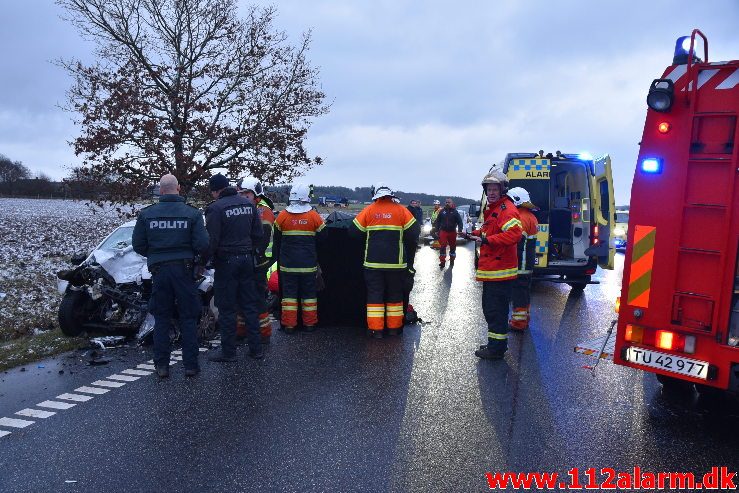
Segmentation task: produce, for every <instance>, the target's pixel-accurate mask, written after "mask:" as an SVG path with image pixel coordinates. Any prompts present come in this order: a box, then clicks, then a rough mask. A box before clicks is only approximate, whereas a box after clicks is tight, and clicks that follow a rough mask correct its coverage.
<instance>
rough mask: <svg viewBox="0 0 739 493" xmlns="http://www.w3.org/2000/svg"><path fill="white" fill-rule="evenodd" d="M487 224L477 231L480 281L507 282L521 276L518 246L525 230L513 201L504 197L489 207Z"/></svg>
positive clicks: (475, 233) (478, 274)
mask: <svg viewBox="0 0 739 493" xmlns="http://www.w3.org/2000/svg"><path fill="white" fill-rule="evenodd" d="M488 209H489V210H488V211H486V213H485V214H484V217H485V222H484V223H482V226H481V227H480V229H478V230H476V231H474V232H473V233H472V234H473V235H475V236H482V238H483V240H482V245H480V259H479V262H478V267H477V275H476V279H477V280H478V281H507V280H509V279H515V278H516V276H517V273H518V254H517V252H516V250H517V246H518V242H519V240H521V235H522V228H521V219H520V216H519V215H518V209H516V206H515V205H513V202H511V199H509V198H508V197H506V196H504V197H503V198H501V199H500V200H498V201H497V202H495V203H493V204H490V205H489V206H488Z"/></svg>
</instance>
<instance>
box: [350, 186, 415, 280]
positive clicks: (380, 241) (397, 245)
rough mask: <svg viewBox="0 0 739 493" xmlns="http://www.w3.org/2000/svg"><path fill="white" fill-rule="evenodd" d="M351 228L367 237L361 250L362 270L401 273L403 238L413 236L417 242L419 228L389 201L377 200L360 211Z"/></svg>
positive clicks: (404, 258)
mask: <svg viewBox="0 0 739 493" xmlns="http://www.w3.org/2000/svg"><path fill="white" fill-rule="evenodd" d="M353 226H354V227H355V228H356V229H357V230H359V231H360V232H361V233H364V234H366V235H367V241H366V242H365V249H364V266H365V267H366V268H368V269H405V268H406V267H407V266H408V263H407V259H406V257H405V248H404V243H405V240H406V239H407V238H406V235H409V234H410V235H411V236H413V234H415V238H418V228H419V226H418V225H417V222H416V218H414V217H413V214H411V212H410V211H409V210H408V209H406V208H405V207H403V206H402V205H400V204H396V203H395V202H393V201H392V199H391V198H390V197H381V198H379V199H377V200H376V201H375V202H374V203H372V204H370V205H368V206H367V207H365V208H364V209H362V212H360V213H359V214H358V215H357V217H355V218H354V223H353ZM409 230H410V231H409ZM414 232H415V233H414ZM361 233H360V234H361ZM415 238H414V239H415Z"/></svg>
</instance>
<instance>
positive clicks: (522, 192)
mask: <svg viewBox="0 0 739 493" xmlns="http://www.w3.org/2000/svg"><path fill="white" fill-rule="evenodd" d="M507 195H508V196H509V197H510V198H511V200H512V201H513V203H514V204H515V206H516V207H525V208H526V209H536V206H535V205H534V204H533V203H532V202H531V196H530V195H529V192H527V191H526V189H525V188H521V187H514V188H511V189H510V190H508V193H507Z"/></svg>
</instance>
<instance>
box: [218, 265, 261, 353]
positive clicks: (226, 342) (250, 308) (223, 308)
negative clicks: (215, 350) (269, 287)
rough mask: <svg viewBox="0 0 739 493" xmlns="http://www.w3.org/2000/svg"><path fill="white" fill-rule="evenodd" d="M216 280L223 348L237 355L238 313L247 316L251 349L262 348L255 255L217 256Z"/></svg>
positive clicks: (248, 338)
mask: <svg viewBox="0 0 739 493" xmlns="http://www.w3.org/2000/svg"><path fill="white" fill-rule="evenodd" d="M214 266H215V268H216V272H215V278H214V279H213V291H214V294H215V303H216V306H217V307H218V326H219V327H220V329H221V351H223V354H224V355H225V356H235V355H236V313H237V312H239V311H240V312H241V313H242V314H243V315H244V322H245V323H246V330H247V340H248V343H249V349H250V350H251V351H252V352H254V351H259V350H260V349H261V347H262V343H261V340H260V338H259V321H258V313H257V303H258V295H257V291H256V288H255V287H254V258H253V257H252V256H251V255H250V254H245V255H232V256H229V257H226V258H216V260H215V262H214Z"/></svg>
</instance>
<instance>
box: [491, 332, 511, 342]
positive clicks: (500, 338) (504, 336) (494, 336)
mask: <svg viewBox="0 0 739 493" xmlns="http://www.w3.org/2000/svg"><path fill="white" fill-rule="evenodd" d="M488 339H495V340H496V341H505V340H506V339H508V334H498V333H496V332H488Z"/></svg>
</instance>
